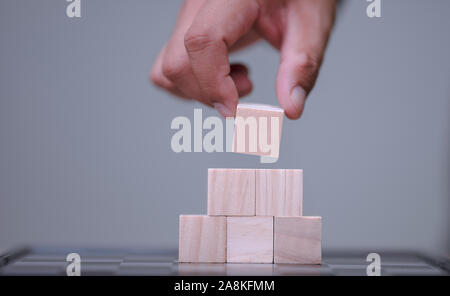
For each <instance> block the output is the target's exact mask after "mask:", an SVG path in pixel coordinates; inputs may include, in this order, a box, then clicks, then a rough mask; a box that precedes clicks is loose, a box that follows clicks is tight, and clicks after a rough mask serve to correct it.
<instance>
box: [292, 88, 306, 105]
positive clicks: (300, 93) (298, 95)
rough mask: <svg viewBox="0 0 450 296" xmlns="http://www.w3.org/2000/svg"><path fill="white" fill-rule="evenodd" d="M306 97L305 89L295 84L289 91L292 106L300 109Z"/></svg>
mask: <svg viewBox="0 0 450 296" xmlns="http://www.w3.org/2000/svg"><path fill="white" fill-rule="evenodd" d="M305 99H306V91H305V90H304V89H303V88H302V87H301V86H296V87H294V88H293V89H292V91H291V101H292V103H293V104H294V106H295V107H296V108H297V110H298V109H301V108H302V106H303V104H304V103H305Z"/></svg>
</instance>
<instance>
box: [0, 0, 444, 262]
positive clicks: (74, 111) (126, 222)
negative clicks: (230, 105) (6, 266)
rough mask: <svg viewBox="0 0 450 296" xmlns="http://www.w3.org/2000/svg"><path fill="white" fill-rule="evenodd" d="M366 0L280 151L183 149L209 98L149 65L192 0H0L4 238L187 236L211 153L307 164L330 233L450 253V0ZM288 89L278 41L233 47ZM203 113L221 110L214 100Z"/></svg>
mask: <svg viewBox="0 0 450 296" xmlns="http://www.w3.org/2000/svg"><path fill="white" fill-rule="evenodd" d="M430 2H431V1H425V0H421V1H419V0H416V1H412V0H397V1H382V5H383V7H382V16H383V17H382V18H381V19H369V18H368V17H367V16H366V14H365V9H366V6H367V4H368V3H367V2H366V1H356V0H349V1H347V3H346V5H345V7H343V9H342V11H340V14H339V19H338V22H337V25H336V27H335V31H334V34H333V36H332V39H331V40H330V44H329V48H328V52H327V56H326V59H325V62H324V65H323V68H322V70H321V76H320V78H319V80H318V82H317V85H316V88H315V90H314V92H313V93H312V94H311V96H310V97H309V99H308V104H307V109H306V112H305V113H304V116H303V118H302V119H301V120H299V121H288V120H286V121H285V125H284V130H283V140H282V147H281V157H280V160H279V161H278V163H276V164H274V165H261V164H260V163H259V160H258V158H257V157H252V156H246V155H238V154H231V153H212V154H208V153H181V154H175V153H174V152H172V151H171V149H170V139H171V135H172V134H173V131H171V130H170V123H171V120H172V119H173V118H174V117H175V116H180V115H183V116H188V117H189V118H191V119H192V118H193V108H194V107H199V106H200V105H199V104H193V103H186V102H181V101H179V100H176V99H174V98H172V97H171V96H170V95H168V94H167V93H165V92H163V91H160V90H158V89H156V88H155V87H154V86H152V85H150V83H149V81H148V72H149V69H150V67H151V64H152V62H153V60H154V58H155V56H156V55H157V52H158V51H159V49H160V47H161V46H162V45H163V44H164V42H165V41H166V40H167V38H168V36H169V34H170V32H171V30H172V27H173V23H174V21H175V18H176V14H177V10H178V8H179V4H180V1H148V0H140V1H138V0H135V1H132V2H131V1H119V0H115V1H113V0H108V1H105V0H103V1H100V0H96V1H86V0H84V1H83V0H82V18H81V19H69V18H67V17H66V15H65V7H66V5H67V2H66V1H63V0H59V1H55V0H40V1H31V0H28V1H25V0H3V1H1V2H0V249H4V248H7V247H11V246H14V245H17V244H22V243H29V244H38V245H57V246H74V247H75V246H101V247H104V246H107V247H129V246H132V247H142V248H150V247H166V246H167V247H173V248H176V246H177V238H178V215H179V214H182V213H184V214H195V213H198V214H202V213H205V212H206V193H207V188H206V186H207V168H209V167H257V168H260V167H265V168H270V167H274V168H303V169H304V178H305V179H304V212H305V214H306V215H321V216H323V217H324V226H323V246H324V248H339V249H348V248H350V249H354V248H367V249H369V250H373V251H376V250H378V249H406V250H422V251H427V252H433V253H439V254H447V255H448V254H449V249H450V236H449V224H450V223H449V222H450V221H449V218H448V212H449V210H450V200H449V195H450V187H449V179H450V157H449V156H450V152H449V151H450V149H449V148H450V147H449V144H450V131H449V126H450V122H449V112H450V100H449V99H450V87H449V77H450V58H449V53H450V35H449V33H448V32H449V29H450V19H449V18H448V13H449V11H450V1H447V0H434V1H432V3H430ZM233 60H239V61H244V62H246V63H247V64H248V65H249V66H250V68H251V76H252V78H253V80H254V82H255V89H254V92H253V94H252V95H251V96H250V98H248V99H247V100H248V101H255V102H264V103H271V104H276V96H275V89H274V83H275V82H274V81H275V75H276V70H277V65H278V53H277V52H275V51H274V50H273V49H272V48H270V46H268V45H267V44H264V43H261V44H259V45H257V46H256V47H253V48H252V49H248V50H246V51H244V52H242V53H239V54H238V55H235V56H234V57H233ZM203 113H204V116H207V115H217V113H216V112H215V111H214V110H210V109H205V110H204V112H203Z"/></svg>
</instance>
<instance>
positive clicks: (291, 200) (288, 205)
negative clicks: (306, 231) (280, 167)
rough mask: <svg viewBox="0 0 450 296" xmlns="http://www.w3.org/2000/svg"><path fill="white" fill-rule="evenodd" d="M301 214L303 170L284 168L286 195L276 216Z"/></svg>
mask: <svg viewBox="0 0 450 296" xmlns="http://www.w3.org/2000/svg"><path fill="white" fill-rule="evenodd" d="M302 215H303V170H286V197H285V201H284V203H283V210H282V212H281V213H279V214H277V216H294V217H295V216H302Z"/></svg>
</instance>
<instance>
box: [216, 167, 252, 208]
mask: <svg viewBox="0 0 450 296" xmlns="http://www.w3.org/2000/svg"><path fill="white" fill-rule="evenodd" d="M255 198H256V194H255V170H254V169H209V170H208V215H212V216H214V215H219V216H254V215H255Z"/></svg>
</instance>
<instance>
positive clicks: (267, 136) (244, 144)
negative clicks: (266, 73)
mask: <svg viewBox="0 0 450 296" xmlns="http://www.w3.org/2000/svg"><path fill="white" fill-rule="evenodd" d="M283 116H284V110H283V109H281V108H279V107H276V106H270V105H264V104H238V106H237V109H236V118H235V122H234V135H233V150H232V151H233V152H237V153H244V154H252V155H260V156H270V157H273V158H278V156H279V152H280V140H281V131H282V127H283Z"/></svg>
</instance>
